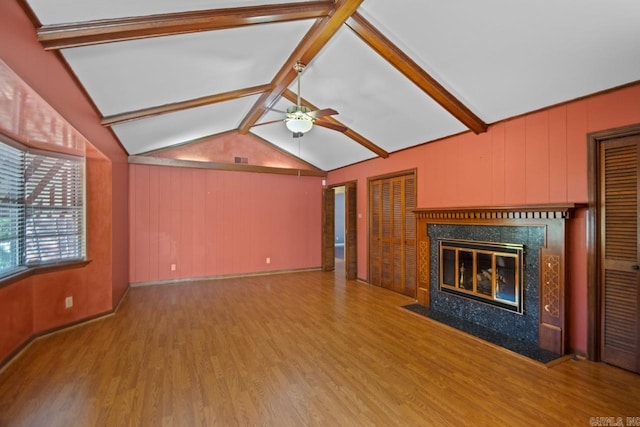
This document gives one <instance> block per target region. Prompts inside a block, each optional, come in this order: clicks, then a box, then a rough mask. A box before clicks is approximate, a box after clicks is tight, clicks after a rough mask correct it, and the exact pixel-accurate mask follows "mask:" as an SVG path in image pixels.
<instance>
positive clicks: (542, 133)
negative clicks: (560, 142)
mask: <svg viewBox="0 0 640 427" xmlns="http://www.w3.org/2000/svg"><path fill="white" fill-rule="evenodd" d="M525 131H526V141H525V171H526V175H525V188H524V194H525V196H526V203H527V204H533V205H535V204H540V203H548V202H549V181H550V166H549V158H550V157H551V156H553V151H552V150H550V147H549V112H548V111H546V110H545V111H541V112H538V113H535V114H532V115H529V116H527V117H526V119H525Z"/></svg>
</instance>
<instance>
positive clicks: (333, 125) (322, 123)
mask: <svg viewBox="0 0 640 427" xmlns="http://www.w3.org/2000/svg"><path fill="white" fill-rule="evenodd" d="M313 124H315V125H318V126H322V127H323V128H327V129H333V130H337V131H338V132H342V133H344V132H346V131H348V130H349V128H348V127H346V126H344V125H341V124H338V123H333V122H326V121H324V120H316V121H314V122H313Z"/></svg>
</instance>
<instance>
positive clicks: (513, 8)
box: [24, 0, 640, 170]
mask: <svg viewBox="0 0 640 427" xmlns="http://www.w3.org/2000/svg"><path fill="white" fill-rule="evenodd" d="M24 3H25V5H26V6H27V7H28V8H30V9H31V10H32V12H33V15H34V16H35V19H36V20H37V21H39V22H38V26H39V28H38V38H39V40H40V42H41V43H42V45H43V46H44V48H45V49H51V50H60V52H61V54H62V56H63V57H64V59H65V60H66V62H67V63H68V65H69V68H70V70H71V72H73V73H74V74H75V76H76V77H77V79H78V81H79V82H80V83H81V84H82V86H83V87H84V88H85V90H86V92H87V94H88V95H89V97H90V98H91V99H92V101H93V103H94V104H95V106H96V107H97V109H98V110H99V112H100V114H101V115H102V117H103V118H102V123H103V125H104V126H110V127H111V128H112V129H113V132H114V133H115V135H116V136H117V138H118V139H119V140H120V142H121V143H122V145H123V147H124V148H125V149H126V150H127V152H128V153H129V154H131V155H137V154H144V153H148V152H152V151H154V150H159V149H164V148H167V147H172V146H179V145H184V144H187V143H189V142H192V141H202V140H203V138H207V137H210V136H214V135H219V134H227V133H229V132H234V131H237V132H239V133H241V134H246V133H250V134H254V135H256V136H257V137H259V138H260V139H262V140H263V141H265V143H267V144H273V145H274V146H277V147H279V148H280V149H282V150H285V151H287V152H289V153H291V154H292V155H294V156H298V157H300V158H301V159H303V160H304V161H306V162H308V163H311V164H312V165H314V166H316V167H318V168H320V169H322V170H332V169H336V168H339V167H342V166H346V165H349V164H353V163H357V162H360V161H363V160H366V159H370V158H374V157H377V156H381V157H386V156H388V154H389V153H392V152H394V151H397V150H402V149H404V148H407V147H411V146H415V145H419V144H422V143H425V142H429V141H433V140H436V139H440V138H443V137H446V136H449V135H453V134H456V133H460V132H465V131H469V130H470V131H472V132H476V133H481V132H484V131H485V130H486V129H487V126H488V125H490V124H491V123H495V122H497V121H500V120H504V119H507V118H510V117H513V116H517V115H520V114H524V113H527V112H530V111H533V110H537V109H541V108H544V107H547V106H550V105H554V104H558V103H562V102H565V101H568V100H572V99H576V98H579V97H583V96H586V95H590V94H593V93H597V92H600V91H604V90H608V89H611V88H614V87H618V86H622V85H625V84H630V83H634V82H637V81H639V80H640V25H639V22H640V2H638V1H637V0H608V1H602V0H581V1H574V0H541V1H513V0H487V1H475V0H456V1H427V0H404V1H393V2H392V1H388V0H364V1H363V0H337V1H335V2H334V1H324V0H319V1H312V0H308V1H304V0H300V1H292V0H288V1H287V0H283V1H279V0H271V1H269V2H261V1H253V0H246V1H231V0H226V1H225V0H210V1H205V0H183V1H173V0H110V1H108V2H106V1H98V0H59V1H55V2H53V1H51V0H24ZM298 61H300V62H302V63H304V64H306V68H305V70H304V71H303V72H302V74H301V95H302V98H303V102H302V104H303V105H305V106H308V107H309V108H311V109H312V110H315V109H324V108H333V109H335V110H337V111H338V112H339V114H338V115H334V116H330V117H324V118H322V119H319V120H318V121H317V122H316V125H314V126H313V129H312V130H311V131H309V132H308V133H306V134H304V136H303V137H301V138H293V137H292V133H291V132H290V131H289V130H288V129H287V128H286V126H285V124H284V121H283V120H282V119H284V114H283V111H284V110H286V109H287V108H288V107H289V106H291V105H295V103H296V93H297V85H296V75H297V73H296V71H295V70H294V65H295V64H296V62H298ZM268 121H275V122H274V123H271V124H267V125H261V126H256V125H258V124H260V123H264V122H268ZM211 143H215V139H212V140H211Z"/></svg>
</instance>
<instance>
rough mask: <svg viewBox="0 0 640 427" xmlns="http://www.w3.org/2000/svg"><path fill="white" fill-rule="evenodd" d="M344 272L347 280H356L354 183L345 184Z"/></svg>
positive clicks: (356, 241) (356, 219)
mask: <svg viewBox="0 0 640 427" xmlns="http://www.w3.org/2000/svg"><path fill="white" fill-rule="evenodd" d="M344 200H345V202H344V206H345V233H344V235H345V239H344V244H345V251H344V255H345V274H346V278H347V280H356V278H357V276H358V212H357V210H358V207H357V205H358V199H357V197H356V183H355V182H351V183H348V184H346V185H345V191H344Z"/></svg>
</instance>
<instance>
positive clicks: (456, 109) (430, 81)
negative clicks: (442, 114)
mask: <svg viewBox="0 0 640 427" xmlns="http://www.w3.org/2000/svg"><path fill="white" fill-rule="evenodd" d="M346 25H347V26H348V27H349V28H351V29H352V30H353V31H354V32H355V33H356V34H357V35H358V36H359V37H360V38H361V39H362V40H363V41H364V42H365V43H367V44H368V45H369V46H370V47H371V48H372V49H373V50H375V51H376V52H377V53H378V54H379V55H380V56H382V57H383V58H384V59H386V60H387V61H388V62H389V63H390V64H391V65H393V66H394V67H395V68H396V69H397V70H398V71H400V72H401V73H402V74H404V75H405V76H406V77H407V78H408V79H409V80H411V81H412V82H413V83H414V84H415V85H416V86H418V87H419V88H420V89H422V90H423V91H424V92H425V93H426V94H427V95H429V96H430V97H431V98H432V99H433V100H434V101H436V102H437V103H438V104H440V106H442V108H444V109H445V110H447V111H448V112H449V113H451V114H452V115H453V116H454V117H455V118H457V119H458V120H459V121H460V122H462V123H463V124H464V125H465V126H467V127H468V128H469V129H471V130H472V131H474V132H475V133H476V134H478V133H483V132H486V131H487V127H488V125H487V124H486V123H485V122H483V121H482V120H481V119H480V118H479V117H478V116H476V115H475V114H474V113H473V112H472V111H471V110H470V109H469V108H467V107H466V106H465V105H464V104H463V103H462V102H460V101H459V100H458V99H457V98H456V97H455V96H453V95H452V94H451V93H449V91H447V90H446V89H445V88H444V87H443V86H442V85H441V84H440V83H438V82H437V81H436V80H435V79H434V78H433V77H431V76H430V75H429V74H427V72H426V71H424V70H423V69H422V67H420V66H419V65H418V64H416V63H415V61H413V60H412V59H411V58H410V57H409V56H408V55H407V54H406V53H404V52H403V51H402V50H400V49H399V48H398V47H397V46H396V45H394V44H393V43H392V42H391V41H390V40H389V39H387V38H386V37H385V36H384V35H383V34H382V33H381V32H380V31H378V30H377V29H376V28H375V27H374V26H373V25H372V24H371V23H369V22H368V21H367V20H366V19H365V18H364V17H363V16H362V15H360V14H359V13H357V12H355V13H353V14H352V15H351V17H350V18H349V19H348V20H347V22H346Z"/></svg>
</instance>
